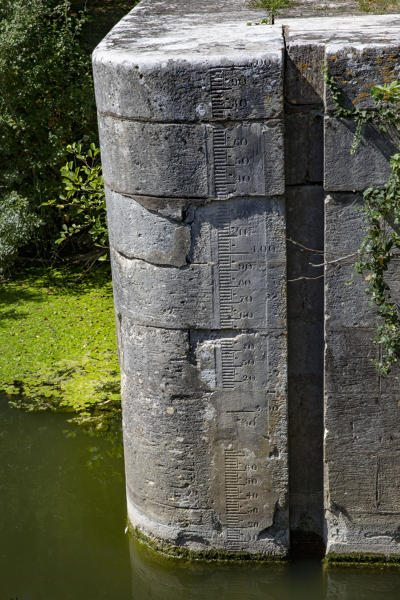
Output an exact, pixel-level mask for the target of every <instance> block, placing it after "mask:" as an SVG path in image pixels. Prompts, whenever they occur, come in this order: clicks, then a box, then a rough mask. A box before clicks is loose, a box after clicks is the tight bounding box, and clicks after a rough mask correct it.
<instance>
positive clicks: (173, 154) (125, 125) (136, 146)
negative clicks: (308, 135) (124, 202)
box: [99, 116, 284, 198]
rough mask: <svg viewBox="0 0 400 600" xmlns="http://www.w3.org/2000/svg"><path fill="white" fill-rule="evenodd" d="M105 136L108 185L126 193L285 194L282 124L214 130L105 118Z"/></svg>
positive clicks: (102, 126)
mask: <svg viewBox="0 0 400 600" xmlns="http://www.w3.org/2000/svg"><path fill="white" fill-rule="evenodd" d="M99 132H100V140H101V145H102V161H103V171H104V179H105V182H106V184H107V185H108V186H109V187H110V188H111V189H113V190H115V191H117V192H120V193H123V194H127V195H135V194H136V195H145V196H172V197H174V196H177V197H180V198H182V197H185V196H188V197H193V198H207V197H211V198H214V197H215V198H227V197H231V196H246V195H256V196H266V195H267V196H268V195H275V194H283V192H284V167H283V132H282V126H281V123H280V122H279V121H271V122H267V123H248V124H240V125H235V124H233V125H229V126H224V127H222V126H218V127H217V126H215V127H211V126H208V125H207V126H205V125H183V124H181V125H176V124H173V125H170V124H168V125H167V124H155V123H142V122H137V121H128V120H122V119H115V118H114V117H101V116H100V117H99ZM116 140H118V143H115V142H116Z"/></svg>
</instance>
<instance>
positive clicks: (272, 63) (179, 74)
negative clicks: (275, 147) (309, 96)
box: [93, 31, 283, 122]
mask: <svg viewBox="0 0 400 600" xmlns="http://www.w3.org/2000/svg"><path fill="white" fill-rule="evenodd" d="M265 37H266V42H267V40H268V38H269V37H271V38H273V39H274V40H276V42H275V43H276V48H275V49H274V48H271V51H270V52H269V54H264V56H263V58H258V59H253V58H251V59H250V60H249V59H248V57H243V58H239V64H235V63H234V62H232V60H230V59H229V58H228V57H222V58H221V59H220V61H218V63H219V64H218V63H217V62H216V61H215V60H207V59H203V61H201V62H199V63H198V64H197V65H196V64H195V63H189V62H188V61H186V60H181V59H179V57H174V59H173V60H170V62H169V63H161V64H160V63H159V62H150V61H148V62H147V61H143V59H142V58H141V57H138V56H136V57H132V54H131V53H129V52H126V54H125V55H122V56H121V53H120V52H118V53H117V52H115V53H110V52H108V51H107V50H105V51H102V50H101V49H100V48H99V49H98V50H97V51H96V52H95V53H94V57H93V62H94V69H93V72H94V77H95V86H96V90H97V92H96V103H97V109H98V111H99V112H100V113H107V114H112V115H116V116H120V117H129V118H136V119H148V120H150V121H164V122H171V121H172V122H180V121H208V122H210V121H218V120H223V119H234V120H241V119H267V118H276V117H279V116H280V115H281V113H282V107H283V89H282V88H283V83H282V82H283V76H282V62H283V60H282V58H283V51H282V50H283V49H282V46H283V38H282V33H281V32H279V33H278V32H276V31H272V32H267V35H266V36H265ZM267 43H268V42H267ZM110 54H111V56H110Z"/></svg>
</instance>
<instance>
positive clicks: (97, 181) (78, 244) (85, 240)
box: [46, 143, 108, 249]
mask: <svg viewBox="0 0 400 600" xmlns="http://www.w3.org/2000/svg"><path fill="white" fill-rule="evenodd" d="M67 151H68V152H69V153H70V154H72V157H73V160H71V161H69V162H67V163H66V165H64V166H63V167H62V168H61V176H62V181H63V184H64V190H65V191H64V194H61V195H60V197H59V201H56V200H54V199H53V200H51V201H49V202H47V203H46V204H47V205H53V206H56V208H57V209H58V211H59V214H60V218H61V220H62V221H63V224H62V229H61V232H60V234H59V238H58V239H57V240H56V243H58V244H64V243H65V242H70V243H71V244H72V245H73V246H74V248H75V249H78V248H79V249H81V248H82V247H84V246H88V245H89V246H93V245H94V246H97V247H99V248H103V249H105V248H107V246H108V234H107V221H106V206H105V196H104V188H103V176H102V170H101V163H100V149H99V148H98V147H97V146H96V145H95V144H94V143H92V144H90V146H89V148H88V149H87V150H84V149H83V147H82V144H77V143H74V144H72V145H69V146H67Z"/></svg>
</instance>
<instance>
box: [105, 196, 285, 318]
mask: <svg viewBox="0 0 400 600" xmlns="http://www.w3.org/2000/svg"><path fill="white" fill-rule="evenodd" d="M283 215H284V212H283V200H282V199H263V200H261V199H257V200H256V199H255V200H252V199H245V198H243V199H237V200H231V201H229V202H220V203H218V204H211V205H209V206H205V207H202V208H197V209H196V210H195V212H194V215H193V214H191V217H190V219H191V220H192V222H193V224H192V248H193V252H192V256H191V259H192V261H193V262H192V263H191V264H189V265H187V266H186V267H183V268H180V269H179V268H173V267H171V268H168V269H166V268H164V267H161V266H155V265H151V264H147V263H145V262H143V261H140V260H136V259H129V258H127V257H126V256H124V255H123V254H121V253H119V252H115V251H114V252H113V253H112V259H113V269H114V289H115V301H116V307H117V311H118V312H121V313H122V314H126V315H129V316H130V317H131V318H133V319H134V320H135V321H136V322H137V323H140V324H143V325H153V326H156V327H167V328H171V327H172V328H205V329H213V328H214V329H259V328H261V329H269V328H278V329H279V328H282V327H284V322H285V311H286V308H285V303H284V289H285V262H284V256H285V249H284V231H285V230H284V220H283ZM154 289H160V290H162V295H159V294H154V292H153V290H154Z"/></svg>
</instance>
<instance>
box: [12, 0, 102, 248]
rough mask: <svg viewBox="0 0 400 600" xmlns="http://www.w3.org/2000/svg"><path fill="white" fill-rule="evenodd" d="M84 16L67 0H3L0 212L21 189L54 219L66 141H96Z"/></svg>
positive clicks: (45, 216)
mask: <svg viewBox="0 0 400 600" xmlns="http://www.w3.org/2000/svg"><path fill="white" fill-rule="evenodd" d="M84 23H85V16H84V14H83V13H74V12H72V11H71V7H70V3H69V1H68V0H30V1H29V2H26V0H2V2H1V6H0V156H1V159H2V160H1V162H0V215H1V213H2V212H3V211H4V198H5V197H8V196H9V194H10V193H16V194H18V195H21V196H22V197H24V198H26V199H27V202H28V205H29V208H30V210H31V212H34V213H36V214H41V217H42V221H43V222H45V223H46V225H47V226H49V224H50V222H51V213H48V209H47V212H46V209H43V208H42V205H43V203H44V202H46V201H48V200H50V199H51V198H52V197H54V195H57V191H58V188H59V185H60V179H59V169H60V166H61V164H62V162H63V161H64V160H65V157H66V155H67V146H68V144H69V143H70V142H71V141H73V140H77V139H81V138H82V137H83V136H84V135H88V136H90V138H91V139H92V140H93V141H96V140H97V134H96V131H97V128H96V118H95V103H94V95H93V89H92V88H93V86H92V76H91V67H90V58H89V56H88V55H87V54H86V53H85V52H84V51H83V50H82V48H81V45H80V34H81V30H82V27H83V25H84ZM0 219H1V216H0ZM43 237H47V238H49V231H48V230H47V231H46V234H45V236H43Z"/></svg>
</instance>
